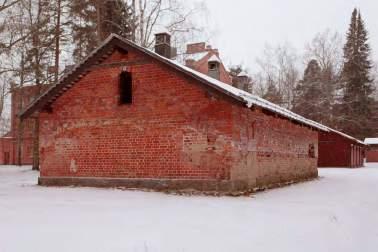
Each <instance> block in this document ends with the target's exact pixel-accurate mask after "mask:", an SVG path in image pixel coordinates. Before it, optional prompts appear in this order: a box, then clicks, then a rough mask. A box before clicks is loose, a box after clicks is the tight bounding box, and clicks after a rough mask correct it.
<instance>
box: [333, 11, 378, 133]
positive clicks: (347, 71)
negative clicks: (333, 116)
mask: <svg viewBox="0 0 378 252" xmlns="http://www.w3.org/2000/svg"><path fill="white" fill-rule="evenodd" d="M369 57H370V46H369V44H368V33H367V30H366V28H365V24H364V21H363V19H362V17H361V13H359V11H357V9H355V10H354V11H353V13H352V18H351V24H350V27H349V31H348V34H347V42H346V44H345V46H344V67H343V71H342V76H341V78H342V81H343V97H342V100H341V104H340V107H339V111H340V122H339V123H340V128H342V129H343V130H344V131H345V132H346V133H348V134H351V135H353V136H356V137H359V138H364V137H367V136H369V134H370V128H369V124H370V120H371V116H372V106H373V98H372V97H371V95H372V93H373V91H374V90H373V79H372V78H371V77H370V70H371V68H372V63H371V61H370V58H369Z"/></svg>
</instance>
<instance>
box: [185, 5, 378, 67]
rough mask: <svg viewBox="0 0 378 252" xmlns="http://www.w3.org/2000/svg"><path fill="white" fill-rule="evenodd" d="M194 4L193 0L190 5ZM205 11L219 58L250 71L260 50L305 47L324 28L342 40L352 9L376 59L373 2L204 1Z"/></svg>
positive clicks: (377, 30)
mask: <svg viewBox="0 0 378 252" xmlns="http://www.w3.org/2000/svg"><path fill="white" fill-rule="evenodd" d="M192 1H198V0H192ZM204 1H205V3H206V5H207V7H208V10H209V21H208V22H209V29H210V30H211V43H212V44H213V46H214V47H217V48H219V49H220V53H221V56H222V57H223V59H224V60H225V61H226V62H228V63H230V62H232V63H234V64H239V63H243V64H245V65H246V66H247V67H249V68H250V70H252V71H253V69H251V68H253V67H254V64H255V59H256V57H258V56H259V55H261V53H262V51H263V49H264V45H265V44H266V43H269V44H271V45H277V44H283V43H285V42H289V43H290V44H291V45H293V46H294V47H295V48H296V49H298V50H300V51H302V49H303V48H304V45H305V44H306V43H307V42H309V41H311V40H312V38H313V37H314V36H315V35H316V34H317V33H318V32H323V31H324V30H326V29H327V28H329V29H331V30H332V31H338V32H339V33H340V34H341V35H342V36H343V37H345V34H346V31H347V29H348V25H349V22H350V16H351V13H352V10H353V8H354V7H357V8H360V10H361V12H362V15H363V18H364V20H365V23H366V25H367V29H368V31H369V35H370V45H371V47H372V49H373V55H374V60H377V58H378V57H377V55H378V15H377V12H378V0H232V1H226V0H204Z"/></svg>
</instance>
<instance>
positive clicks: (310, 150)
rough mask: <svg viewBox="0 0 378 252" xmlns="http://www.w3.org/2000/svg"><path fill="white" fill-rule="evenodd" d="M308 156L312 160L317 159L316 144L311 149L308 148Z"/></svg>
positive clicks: (310, 146) (311, 145)
mask: <svg viewBox="0 0 378 252" xmlns="http://www.w3.org/2000/svg"><path fill="white" fill-rule="evenodd" d="M308 156H309V157H310V158H316V155H315V145H314V144H310V145H309V147H308Z"/></svg>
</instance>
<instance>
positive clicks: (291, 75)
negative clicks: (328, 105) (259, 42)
mask: <svg viewBox="0 0 378 252" xmlns="http://www.w3.org/2000/svg"><path fill="white" fill-rule="evenodd" d="M298 59H299V57H298V55H297V53H296V51H295V49H294V48H293V47H292V46H291V45H290V44H287V43H286V44H284V45H280V46H277V47H271V46H269V45H266V46H265V50H264V52H263V55H262V57H260V58H258V59H257V64H258V66H259V67H260V70H259V72H258V73H257V74H256V75H255V77H254V79H255V82H256V83H255V84H256V87H257V89H259V90H260V91H262V90H265V91H266V90H267V89H268V87H270V88H272V87H275V88H276V89H277V90H278V92H279V93H280V94H281V96H282V104H280V105H282V106H284V107H286V108H291V106H292V101H293V90H294V88H295V85H296V84H297V82H298V80H299V78H300V74H299V70H298V69H299V67H298ZM260 95H261V94H260Z"/></svg>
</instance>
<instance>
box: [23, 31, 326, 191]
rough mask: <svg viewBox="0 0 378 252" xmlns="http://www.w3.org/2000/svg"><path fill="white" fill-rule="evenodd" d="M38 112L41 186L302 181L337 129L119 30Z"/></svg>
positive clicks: (225, 186)
mask: <svg viewBox="0 0 378 252" xmlns="http://www.w3.org/2000/svg"><path fill="white" fill-rule="evenodd" d="M164 36H168V34H166V35H164ZM157 41H169V39H168V38H164V39H161V38H160V39H159V40H157ZM157 46H158V45H157ZM163 46H164V48H158V50H157V51H159V52H160V53H161V54H163V55H164V52H169V51H170V50H169V44H166V45H163ZM165 47H166V48H165ZM164 56H169V53H167V54H166V55H164ZM36 113H38V114H39V120H40V164H41V167H40V171H41V173H40V178H39V183H40V184H42V185H91V186H126V187H133V188H136V187H148V188H154V189H166V188H175V189H179V188H195V189H199V190H244V189H250V188H256V187H265V186H268V185H275V184H278V183H283V182H288V181H300V180H303V179H309V178H314V177H317V156H318V153H317V152H318V151H317V150H318V131H319V130H320V131H328V129H327V128H326V127H324V126H322V125H320V124H318V123H315V122H313V121H310V120H307V119H305V118H303V117H301V116H299V115H297V114H295V113H293V112H291V111H288V110H286V109H283V108H281V107H279V106H277V105H275V104H272V103H270V102H268V101H266V100H264V99H261V98H259V97H256V96H253V95H251V94H249V93H247V92H244V91H242V90H239V89H236V88H234V87H232V86H230V85H228V84H226V83H223V82H221V81H218V80H216V79H213V78H210V77H208V76H207V75H204V74H201V73H199V72H197V71H195V70H193V69H191V68H188V67H185V66H183V65H180V64H178V63H176V62H175V61H172V60H169V59H168V58H167V57H163V56H161V55H158V54H157V53H154V52H151V51H149V50H147V49H145V48H142V47H139V46H137V45H136V44H134V43H132V42H130V41H127V40H124V39H122V38H120V37H119V36H117V35H112V36H110V37H109V38H108V39H107V40H106V41H105V42H104V43H103V44H102V45H101V46H100V47H99V48H98V49H96V50H95V51H94V52H93V53H92V54H91V55H90V56H89V57H88V58H87V59H86V60H85V61H84V62H82V63H81V64H79V65H77V66H76V67H75V68H74V69H73V70H72V71H71V72H70V73H67V74H66V75H65V76H64V77H63V78H62V79H61V80H60V82H59V83H58V84H57V85H54V86H53V87H51V88H50V89H49V90H48V91H47V92H46V93H45V94H44V95H42V96H40V97H39V98H38V99H37V100H36V101H35V102H33V103H32V104H31V105H30V106H29V107H27V108H26V110H25V111H24V112H23V114H22V117H23V118H27V117H29V116H31V115H32V114H36Z"/></svg>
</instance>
